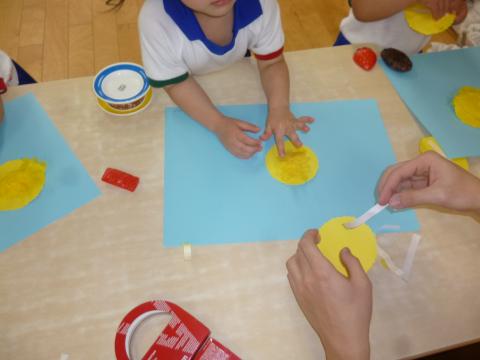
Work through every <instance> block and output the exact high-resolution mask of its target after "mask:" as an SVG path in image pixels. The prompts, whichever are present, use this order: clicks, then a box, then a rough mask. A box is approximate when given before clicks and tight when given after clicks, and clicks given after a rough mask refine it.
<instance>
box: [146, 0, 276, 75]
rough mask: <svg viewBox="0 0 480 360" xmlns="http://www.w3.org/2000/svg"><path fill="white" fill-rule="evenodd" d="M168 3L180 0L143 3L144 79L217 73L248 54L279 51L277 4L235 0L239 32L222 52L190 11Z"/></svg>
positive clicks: (254, 0)
mask: <svg viewBox="0 0 480 360" xmlns="http://www.w3.org/2000/svg"><path fill="white" fill-rule="evenodd" d="M167 1H171V2H172V3H173V4H176V2H178V1H179V0H146V1H145V3H144V5H143V7H142V10H141V12H140V17H139V29H140V43H141V49H142V59H143V65H144V68H145V72H146V74H147V76H148V77H149V78H150V79H152V80H154V81H165V80H170V79H173V78H177V77H179V76H182V75H184V74H185V73H190V74H205V73H209V72H212V71H216V70H220V69H222V68H224V67H226V66H228V65H230V64H232V63H235V62H237V61H239V60H240V59H242V58H243V57H244V56H245V54H246V52H247V50H249V49H250V50H251V51H253V52H254V53H256V54H259V55H268V54H271V53H274V52H276V51H278V50H280V49H282V47H283V44H284V34H283V30H282V25H281V19H280V10H279V7H278V4H277V1H276V0H237V3H236V4H235V6H236V8H235V9H237V8H240V9H241V11H236V14H235V24H236V25H235V26H236V27H237V29H235V28H234V39H233V40H232V43H231V44H229V45H226V46H224V47H222V46H218V45H216V44H214V43H212V42H211V41H209V40H208V39H207V38H206V37H205V35H204V34H203V31H201V28H200V26H199V25H198V22H197V20H196V18H194V17H193V18H192V15H193V12H191V10H190V9H188V8H185V7H184V8H183V9H182V8H181V6H182V5H171V4H172V3H170V4H167ZM167 6H177V7H178V9H180V10H178V12H180V15H179V17H180V20H179V19H178V18H177V19H174V17H173V16H171V14H170V13H171V12H172V10H169V11H170V13H168V12H167V9H166V7H167ZM255 9H256V10H255ZM255 11H256V12H255ZM189 12H190V13H189ZM183 15H185V16H184V18H181V16H183ZM193 16H194V15H193ZM185 19H187V20H185ZM182 21H184V22H183V23H182ZM239 24H240V25H239ZM181 27H182V28H183V29H182V28H181ZM195 37H196V38H197V39H195ZM192 38H194V39H193V40H191V39H192Z"/></svg>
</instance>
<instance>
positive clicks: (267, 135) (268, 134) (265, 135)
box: [260, 127, 272, 141]
mask: <svg viewBox="0 0 480 360" xmlns="http://www.w3.org/2000/svg"><path fill="white" fill-rule="evenodd" d="M271 136H272V129H271V128H270V127H267V128H266V129H265V131H264V133H263V134H262V136H260V140H262V141H267V140H268V139H270V137H271Z"/></svg>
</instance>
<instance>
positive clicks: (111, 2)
mask: <svg viewBox="0 0 480 360" xmlns="http://www.w3.org/2000/svg"><path fill="white" fill-rule="evenodd" d="M124 2H125V0H105V4H107V5H108V6H111V7H112V10H118V9H120V8H121V7H122V5H123V3H124Z"/></svg>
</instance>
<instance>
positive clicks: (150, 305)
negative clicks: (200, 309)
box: [115, 300, 240, 360]
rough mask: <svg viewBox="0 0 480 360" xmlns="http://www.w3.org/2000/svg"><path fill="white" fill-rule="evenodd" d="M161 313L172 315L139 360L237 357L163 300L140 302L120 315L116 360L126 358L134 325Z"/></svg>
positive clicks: (230, 359) (180, 311) (199, 359)
mask: <svg viewBox="0 0 480 360" xmlns="http://www.w3.org/2000/svg"><path fill="white" fill-rule="evenodd" d="M162 313H168V314H170V315H171V317H172V318H171V320H170V322H169V323H168V325H167V326H166V327H165V329H163V331H162V333H161V334H160V336H159V337H158V338H157V340H155V342H154V343H153V345H152V346H151V347H150V349H148V351H147V353H146V354H145V355H144V356H143V357H142V360H159V359H167V360H190V359H192V360H217V359H221V360H240V358H239V357H238V356H237V355H235V354H234V353H233V352H231V351H230V350H229V349H227V348H226V347H225V346H223V345H222V344H220V343H219V342H218V341H217V340H215V339H213V338H211V337H210V330H209V329H208V328H207V327H206V326H205V325H203V324H202V323H201V322H200V321H198V320H197V319H195V318H194V317H193V316H192V315H190V314H189V313H187V312H186V311H185V310H183V309H182V308H181V307H179V306H177V305H175V304H173V303H171V302H168V301H164V300H155V301H148V302H146V303H143V304H141V305H139V306H137V307H136V308H134V309H133V310H132V311H130V312H129V313H128V314H127V315H126V316H125V317H124V318H123V320H122V322H121V323H120V325H119V327H118V329H117V335H116V337H115V354H116V356H117V360H130V340H131V338H132V334H133V333H134V331H135V329H136V328H137V326H138V325H139V324H140V323H141V322H142V321H143V320H145V319H146V318H147V317H149V316H152V315H155V314H162Z"/></svg>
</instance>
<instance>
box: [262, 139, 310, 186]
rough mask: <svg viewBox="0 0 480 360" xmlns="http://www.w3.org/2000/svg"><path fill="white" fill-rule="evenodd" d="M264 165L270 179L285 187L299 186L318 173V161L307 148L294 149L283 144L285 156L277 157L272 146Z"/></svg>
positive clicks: (275, 150)
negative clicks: (285, 185) (270, 176)
mask: <svg viewBox="0 0 480 360" xmlns="http://www.w3.org/2000/svg"><path fill="white" fill-rule="evenodd" d="M265 164H266V166H267V169H268V172H269V173H270V175H272V177H273V178H274V179H276V180H278V181H280V182H282V183H284V184H287V185H301V184H305V183H306V182H308V181H310V180H312V179H313V178H314V177H315V175H316V174H317V171H318V159H317V156H316V155H315V153H314V152H313V151H312V150H311V149H310V148H309V147H307V146H305V145H304V146H302V147H300V148H297V147H295V146H294V145H293V144H292V143H291V142H290V141H287V142H285V156H284V157H283V158H281V157H280V156H279V155H278V152H277V148H276V146H275V145H273V146H272V147H271V148H270V150H269V151H268V153H267V156H266V157H265Z"/></svg>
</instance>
